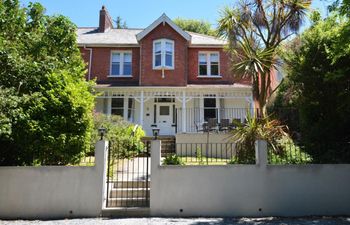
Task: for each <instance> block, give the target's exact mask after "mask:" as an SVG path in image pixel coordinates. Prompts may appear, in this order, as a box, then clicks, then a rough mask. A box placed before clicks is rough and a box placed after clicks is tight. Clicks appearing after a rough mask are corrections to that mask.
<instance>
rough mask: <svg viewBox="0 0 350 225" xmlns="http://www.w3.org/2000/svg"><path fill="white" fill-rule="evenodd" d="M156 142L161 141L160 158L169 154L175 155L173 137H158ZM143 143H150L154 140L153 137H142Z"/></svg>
mask: <svg viewBox="0 0 350 225" xmlns="http://www.w3.org/2000/svg"><path fill="white" fill-rule="evenodd" d="M157 139H158V140H161V142H162V146H161V149H162V157H165V156H167V155H169V154H175V153H176V138H175V136H159V137H158V138H157ZM142 140H143V141H150V140H154V137H143V138H142Z"/></svg>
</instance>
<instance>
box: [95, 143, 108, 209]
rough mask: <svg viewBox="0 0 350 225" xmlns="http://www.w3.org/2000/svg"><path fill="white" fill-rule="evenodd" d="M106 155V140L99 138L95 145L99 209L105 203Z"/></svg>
mask: <svg viewBox="0 0 350 225" xmlns="http://www.w3.org/2000/svg"><path fill="white" fill-rule="evenodd" d="M107 157H108V141H105V140H101V141H98V142H97V143H96V145H95V167H96V170H97V174H98V182H99V185H101V182H102V187H101V186H100V187H101V189H100V193H96V194H99V195H100V196H101V201H100V203H99V205H100V208H101V211H102V209H103V208H104V206H105V205H106V203H105V201H106V194H107V193H106V183H107V182H106V178H107V163H108V161H107Z"/></svg>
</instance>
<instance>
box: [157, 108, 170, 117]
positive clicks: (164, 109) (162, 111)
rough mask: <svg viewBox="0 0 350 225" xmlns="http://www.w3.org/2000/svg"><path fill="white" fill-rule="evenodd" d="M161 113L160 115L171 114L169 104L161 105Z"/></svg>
mask: <svg viewBox="0 0 350 225" xmlns="http://www.w3.org/2000/svg"><path fill="white" fill-rule="evenodd" d="M159 115H160V116H169V115H170V107H169V106H159Z"/></svg>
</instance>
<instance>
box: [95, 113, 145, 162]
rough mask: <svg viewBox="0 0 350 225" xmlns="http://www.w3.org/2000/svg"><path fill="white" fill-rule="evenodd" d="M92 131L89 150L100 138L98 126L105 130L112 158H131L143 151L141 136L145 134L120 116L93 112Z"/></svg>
mask: <svg viewBox="0 0 350 225" xmlns="http://www.w3.org/2000/svg"><path fill="white" fill-rule="evenodd" d="M94 127H95V128H94V133H93V138H92V142H91V151H93V148H94V144H95V143H96V142H97V141H98V140H99V139H100V137H99V134H98V128H100V127H104V128H106V130H107V134H106V139H107V140H108V141H110V148H111V149H110V150H111V151H110V153H111V154H112V155H111V157H113V158H115V159H116V158H118V159H121V158H133V157H135V156H137V155H138V154H140V153H142V152H143V151H144V144H143V143H142V141H141V138H142V137H144V136H145V131H144V130H143V129H142V127H140V126H138V125H135V124H132V123H129V122H126V121H124V120H123V118H122V117H120V116H115V115H111V116H107V115H105V114H100V113H95V114H94Z"/></svg>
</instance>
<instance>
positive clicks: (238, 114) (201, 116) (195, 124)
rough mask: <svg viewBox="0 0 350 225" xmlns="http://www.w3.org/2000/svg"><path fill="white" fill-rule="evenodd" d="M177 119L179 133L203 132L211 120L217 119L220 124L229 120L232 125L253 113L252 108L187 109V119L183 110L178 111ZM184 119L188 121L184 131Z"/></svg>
mask: <svg viewBox="0 0 350 225" xmlns="http://www.w3.org/2000/svg"><path fill="white" fill-rule="evenodd" d="M176 112H177V113H176V119H177V121H176V122H177V123H176V124H177V132H178V133H180V132H183V131H185V132H190V133H194V132H201V130H203V124H204V123H205V122H207V121H208V119H209V118H215V119H216V120H217V122H218V123H220V121H221V120H222V119H229V121H230V123H231V122H232V121H233V120H234V119H236V120H240V121H241V122H243V121H244V120H245V119H246V116H247V114H248V112H249V113H253V110H252V109H250V108H209V107H207V108H186V109H185V118H183V109H182V108H178V109H177V110H176ZM183 119H185V121H186V123H185V124H186V127H185V129H183V127H182V126H183Z"/></svg>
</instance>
